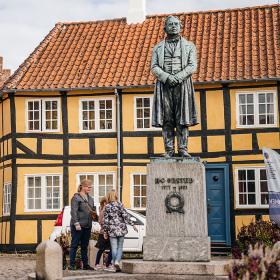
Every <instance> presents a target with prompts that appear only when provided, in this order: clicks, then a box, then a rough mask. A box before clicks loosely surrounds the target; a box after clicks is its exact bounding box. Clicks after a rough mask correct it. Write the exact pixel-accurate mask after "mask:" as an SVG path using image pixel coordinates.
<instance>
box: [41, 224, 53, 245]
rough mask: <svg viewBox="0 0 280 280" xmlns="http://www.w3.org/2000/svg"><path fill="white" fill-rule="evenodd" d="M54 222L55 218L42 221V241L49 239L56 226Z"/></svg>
mask: <svg viewBox="0 0 280 280" xmlns="http://www.w3.org/2000/svg"><path fill="white" fill-rule="evenodd" d="M54 222H55V220H52V221H47V220H46V221H42V241H44V240H48V239H49V237H50V235H51V233H52V231H53V228H54Z"/></svg>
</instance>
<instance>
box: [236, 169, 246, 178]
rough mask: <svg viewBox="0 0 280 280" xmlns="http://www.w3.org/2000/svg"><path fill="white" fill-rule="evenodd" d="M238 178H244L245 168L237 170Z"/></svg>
mask: <svg viewBox="0 0 280 280" xmlns="http://www.w3.org/2000/svg"><path fill="white" fill-rule="evenodd" d="M238 180H246V170H238Z"/></svg>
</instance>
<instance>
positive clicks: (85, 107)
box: [82, 101, 88, 110]
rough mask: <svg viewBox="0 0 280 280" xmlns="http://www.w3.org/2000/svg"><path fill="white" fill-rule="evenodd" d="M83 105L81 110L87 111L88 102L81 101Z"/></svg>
mask: <svg viewBox="0 0 280 280" xmlns="http://www.w3.org/2000/svg"><path fill="white" fill-rule="evenodd" d="M82 104H83V110H87V109H88V102H87V101H82Z"/></svg>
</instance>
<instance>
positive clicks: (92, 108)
mask: <svg viewBox="0 0 280 280" xmlns="http://www.w3.org/2000/svg"><path fill="white" fill-rule="evenodd" d="M88 105H89V109H90V110H94V101H89V102H88Z"/></svg>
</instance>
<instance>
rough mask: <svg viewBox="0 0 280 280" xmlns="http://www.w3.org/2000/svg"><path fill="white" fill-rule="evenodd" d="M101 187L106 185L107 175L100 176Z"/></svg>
mask: <svg viewBox="0 0 280 280" xmlns="http://www.w3.org/2000/svg"><path fill="white" fill-rule="evenodd" d="M99 185H105V175H99Z"/></svg>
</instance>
